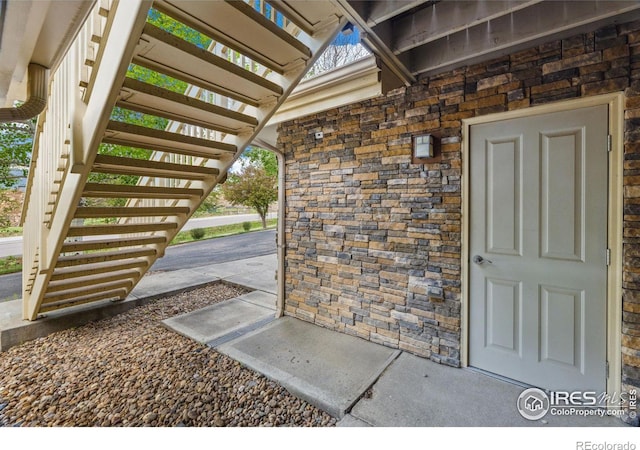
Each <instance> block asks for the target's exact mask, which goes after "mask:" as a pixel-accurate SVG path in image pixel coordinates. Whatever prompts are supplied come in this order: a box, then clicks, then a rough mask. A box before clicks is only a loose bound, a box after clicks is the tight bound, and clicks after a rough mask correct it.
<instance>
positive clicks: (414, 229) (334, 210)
mask: <svg viewBox="0 0 640 450" xmlns="http://www.w3.org/2000/svg"><path fill="white" fill-rule="evenodd" d="M613 92H624V96H625V106H624V107H625V116H624V233H623V234H624V241H623V266H624V273H623V292H624V297H623V311H622V336H621V339H622V353H623V354H622V363H623V368H622V381H623V385H624V387H625V388H627V389H628V388H629V387H630V386H636V387H640V127H639V125H640V21H637V22H632V23H627V24H622V25H617V26H615V25H614V26H608V27H605V28H601V29H599V30H597V31H595V32H592V33H586V34H580V35H576V36H573V37H571V38H568V39H563V40H555V41H552V42H548V43H545V44H543V45H539V46H536V47H532V48H530V49H527V50H524V51H520V52H518V53H514V54H511V55H508V56H505V57H502V58H497V59H493V60H491V61H487V62H485V63H482V64H476V65H473V66H468V67H463V68H460V69H456V70H453V71H450V72H447V73H444V74H440V75H437V76H422V77H420V78H419V80H418V81H417V82H416V83H415V84H414V85H412V86H410V87H408V88H401V89H397V90H394V91H391V92H389V93H388V94H387V95H385V96H381V97H378V98H375V99H372V100H368V101H363V102H360V103H356V104H352V105H349V106H345V107H341V108H337V109H332V110H330V111H326V112H322V113H319V114H315V115H312V116H308V117H303V118H299V119H296V120H293V121H289V122H287V123H284V124H282V125H281V126H280V133H279V136H280V138H279V146H280V148H281V149H282V150H283V151H284V152H285V155H286V165H285V170H286V205H285V222H286V223H285V232H286V257H285V261H286V269H285V275H286V281H285V283H286V300H285V313H286V314H287V315H291V316H294V317H297V318H299V319H302V320H305V321H309V322H313V323H315V324H318V325H321V326H323V327H327V328H330V329H333V330H337V331H340V332H343V333H347V334H351V335H355V336H359V337H361V338H364V339H367V340H370V341H372V342H376V343H379V344H382V345H386V346H389V347H393V348H400V349H402V350H406V351H409V352H411V353H414V354H417V355H420V356H423V357H427V358H430V359H432V360H434V361H436V362H439V363H444V364H448V365H451V366H456V367H458V366H460V345H461V344H460V327H461V316H460V308H461V213H462V197H461V195H462V190H461V184H460V181H461V164H462V159H461V157H462V155H461V133H462V122H461V121H462V120H463V119H466V118H471V117H478V116H482V115H486V114H491V113H497V112H504V111H509V110H516V109H523V108H528V107H530V106H534V105H539V104H543V103H549V102H557V101H561V100H566V99H574V98H579V97H586V96H593V95H598V94H605V93H613ZM317 131H322V132H323V133H324V138H323V139H321V140H316V139H315V137H314V133H315V132H317ZM419 133H434V134H437V135H438V136H440V137H441V142H442V145H441V150H442V152H441V158H440V160H439V161H437V162H434V163H430V164H424V165H421V164H420V165H418V164H412V162H411V143H412V142H411V141H412V136H413V135H415V134H419Z"/></svg>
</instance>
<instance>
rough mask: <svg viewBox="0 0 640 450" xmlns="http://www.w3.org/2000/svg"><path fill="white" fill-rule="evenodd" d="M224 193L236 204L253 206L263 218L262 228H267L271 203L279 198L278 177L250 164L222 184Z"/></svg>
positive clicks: (228, 199)
mask: <svg viewBox="0 0 640 450" xmlns="http://www.w3.org/2000/svg"><path fill="white" fill-rule="evenodd" d="M222 193H223V194H224V198H226V199H227V201H229V202H231V203H232V204H234V205H244V206H248V207H249V208H253V209H255V210H256V212H257V213H258V214H259V215H260V219H262V228H267V212H268V211H269V205H271V204H272V203H273V202H275V201H276V200H277V199H278V178H277V177H276V176H273V175H269V174H268V173H267V171H266V170H265V169H264V168H262V167H258V166H255V165H248V166H245V167H243V168H242V170H241V171H240V172H239V173H238V174H236V175H233V176H231V177H229V179H228V180H227V182H226V183H225V184H223V185H222Z"/></svg>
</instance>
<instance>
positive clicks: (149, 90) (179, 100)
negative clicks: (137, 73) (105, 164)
mask: <svg viewBox="0 0 640 450" xmlns="http://www.w3.org/2000/svg"><path fill="white" fill-rule="evenodd" d="M122 87H123V88H124V89H127V90H130V91H132V92H135V93H139V94H144V95H145V97H147V98H158V99H163V100H166V101H167V102H171V103H173V105H169V106H171V109H172V110H174V109H175V108H176V107H178V108H179V107H187V108H193V109H195V110H200V111H203V112H205V113H207V114H211V115H214V116H220V117H221V118H225V119H229V120H230V121H235V122H239V123H240V124H242V125H249V126H251V127H255V126H256V125H258V120H257V119H256V118H255V117H252V116H249V115H247V114H243V113H239V112H237V111H233V110H231V109H227V108H223V107H221V106H218V105H214V104H211V103H207V102H203V101H202V100H200V99H197V98H194V97H189V96H188V95H184V94H178V93H177V92H173V91H169V90H168V89H164V88H161V87H159V86H154V85H152V84H149V83H144V82H142V81H139V80H134V79H133V78H125V80H124V84H123V85H122ZM123 102H124V103H127V100H126V99H125V100H123ZM143 106H144V105H143ZM150 109H153V108H150ZM211 123H212V126H215V122H213V120H212V121H211Z"/></svg>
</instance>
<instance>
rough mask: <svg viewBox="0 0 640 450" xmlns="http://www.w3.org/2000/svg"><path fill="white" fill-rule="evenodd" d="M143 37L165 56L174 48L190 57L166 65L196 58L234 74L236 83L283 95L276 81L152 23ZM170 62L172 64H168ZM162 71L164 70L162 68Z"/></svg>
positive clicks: (145, 29) (208, 65)
mask: <svg viewBox="0 0 640 450" xmlns="http://www.w3.org/2000/svg"><path fill="white" fill-rule="evenodd" d="M274 25H275V24H274ZM143 38H144V39H145V40H148V41H151V42H152V43H153V44H155V46H158V52H159V53H161V54H162V53H165V54H166V55H165V56H169V55H172V54H173V53H174V50H179V51H180V53H181V54H183V55H184V56H185V57H187V56H189V57H190V58H183V59H184V61H175V60H174V61H168V60H167V61H166V62H167V64H163V65H165V66H168V67H173V66H174V65H180V64H185V63H186V64H188V63H190V62H191V61H192V58H195V60H194V62H195V63H196V64H200V65H201V66H202V67H209V68H210V69H208V70H210V71H213V70H215V69H216V68H219V69H221V70H222V71H224V72H226V73H227V74H229V75H232V76H233V77H234V78H235V79H236V83H237V82H240V81H246V82H248V83H250V84H252V85H253V86H254V88H262V89H265V90H267V91H269V92H270V93H271V94H273V95H276V96H280V95H282V87H280V86H278V85H277V84H276V83H274V82H272V81H269V80H267V79H266V78H263V77H261V76H260V75H256V74H255V73H253V72H249V71H248V70H246V69H244V68H243V67H240V66H238V65H236V64H234V63H232V62H229V61H227V60H226V59H224V58H221V57H219V56H216V55H214V54H213V53H211V52H208V51H207V50H205V49H203V48H200V47H197V46H195V45H193V44H191V43H189V42H187V41H185V40H183V39H180V38H179V37H177V36H174V35H173V34H171V33H169V32H167V31H164V30H162V29H161V28H158V27H156V26H155V25H152V24H150V23H147V24H146V25H145V27H144V33H143ZM138 57H143V55H138ZM169 62H171V63H172V64H168V63H169ZM191 69H193V67H191ZM161 72H163V71H162V70H161ZM163 73H164V72H163Z"/></svg>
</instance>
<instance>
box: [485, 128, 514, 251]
mask: <svg viewBox="0 0 640 450" xmlns="http://www.w3.org/2000/svg"><path fill="white" fill-rule="evenodd" d="M486 148H487V156H486V160H487V184H486V185H487V250H486V251H487V252H491V253H501V254H505V255H519V254H520V236H521V235H522V230H521V222H522V221H521V217H522V205H521V202H520V193H521V192H522V187H521V183H522V176H521V173H522V166H521V160H522V158H521V153H522V146H521V145H520V137H519V136H516V137H512V138H509V139H505V140H496V141H487V147H486Z"/></svg>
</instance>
